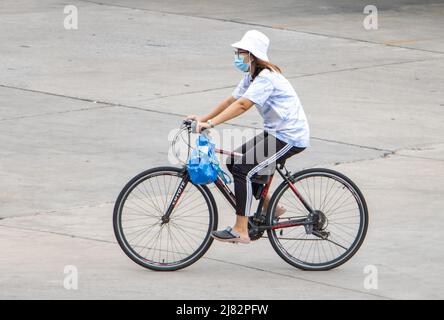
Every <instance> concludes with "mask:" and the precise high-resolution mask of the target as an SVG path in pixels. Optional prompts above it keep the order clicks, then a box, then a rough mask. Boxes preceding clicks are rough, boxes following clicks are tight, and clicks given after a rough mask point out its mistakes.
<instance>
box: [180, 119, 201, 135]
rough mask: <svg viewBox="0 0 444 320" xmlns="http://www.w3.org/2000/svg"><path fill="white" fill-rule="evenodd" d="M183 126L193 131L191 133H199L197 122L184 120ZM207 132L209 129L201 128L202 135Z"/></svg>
mask: <svg viewBox="0 0 444 320" xmlns="http://www.w3.org/2000/svg"><path fill="white" fill-rule="evenodd" d="M183 124H184V125H186V127H187V128H188V129H189V130H191V132H193V133H198V132H197V121H196V120H184V121H183ZM205 130H207V128H201V131H200V133H202V132H204V131H205Z"/></svg>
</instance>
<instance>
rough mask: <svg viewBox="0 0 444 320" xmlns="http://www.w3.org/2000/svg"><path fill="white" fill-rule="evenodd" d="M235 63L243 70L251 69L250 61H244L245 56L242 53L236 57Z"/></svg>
mask: <svg viewBox="0 0 444 320" xmlns="http://www.w3.org/2000/svg"><path fill="white" fill-rule="evenodd" d="M234 65H235V66H236V68H238V69H239V70H241V71H243V72H247V71H248V69H250V65H249V64H248V63H244V57H243V56H241V55H239V57H238V56H235V57H234Z"/></svg>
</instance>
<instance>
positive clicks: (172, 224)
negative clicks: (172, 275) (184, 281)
mask: <svg viewBox="0 0 444 320" xmlns="http://www.w3.org/2000/svg"><path fill="white" fill-rule="evenodd" d="M184 184H185V186H184ZM179 186H181V188H183V189H181V190H182V191H181V192H180V195H179V196H178V193H177V190H178V188H179ZM173 198H174V199H175V201H176V200H177V199H179V200H178V202H177V203H176V205H175V206H174V209H173V211H172V212H171V215H170V216H169V217H168V219H165V213H166V212H167V209H168V207H169V206H170V204H171V202H172V201H173ZM217 217H218V216H217V207H216V204H215V201H214V198H213V196H212V194H211V192H210V191H209V189H208V188H207V187H206V186H203V185H194V184H192V183H191V182H190V181H189V180H188V173H187V171H186V170H184V169H182V168H175V167H159V168H153V169H150V170H147V171H145V172H142V173H141V174H139V175H137V176H136V177H134V178H133V179H132V180H131V181H130V182H128V184H127V185H126V186H125V187H124V188H123V190H122V191H121V193H120V195H119V197H118V199H117V201H116V203H115V206H114V216H113V225H114V233H115V236H116V239H117V241H118V243H119V245H120V247H121V248H122V250H123V251H124V252H125V254H126V255H127V256H128V257H129V258H130V259H132V260H133V261H134V262H136V263H137V264H139V265H141V266H143V267H145V268H148V269H151V270H156V271H173V270H178V269H182V268H185V267H188V266H189V265H191V264H193V263H194V262H196V261H197V260H198V259H199V258H200V257H202V256H203V255H204V254H205V252H206V251H207V250H208V248H209V247H210V246H211V243H212V242H213V238H212V237H211V231H213V230H216V229H217Z"/></svg>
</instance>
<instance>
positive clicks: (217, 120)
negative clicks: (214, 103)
mask: <svg viewBox="0 0 444 320" xmlns="http://www.w3.org/2000/svg"><path fill="white" fill-rule="evenodd" d="M253 105H254V103H253V102H252V101H250V100H248V99H246V98H242V97H241V98H239V99H237V100H235V101H234V102H233V103H232V104H230V106H229V107H227V108H226V109H225V110H223V111H222V112H221V113H219V114H218V115H217V116H215V117H214V118H209V119H211V122H212V125H213V126H217V125H218V124H221V123H224V122H226V121H228V120H231V119H233V118H236V117H238V116H240V115H241V114H242V113H244V112H245V111H247V110H248V109H250V108H251V107H252V106H253ZM209 119H208V120H209ZM205 121H207V120H205ZM200 128H210V125H209V124H208V123H206V122H200V123H199V129H198V131H199V132H200Z"/></svg>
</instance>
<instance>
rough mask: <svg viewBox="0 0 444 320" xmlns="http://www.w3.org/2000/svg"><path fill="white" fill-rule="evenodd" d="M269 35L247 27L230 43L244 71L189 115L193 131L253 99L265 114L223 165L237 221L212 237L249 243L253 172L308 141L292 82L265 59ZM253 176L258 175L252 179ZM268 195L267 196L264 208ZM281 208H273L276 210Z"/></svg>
mask: <svg viewBox="0 0 444 320" xmlns="http://www.w3.org/2000/svg"><path fill="white" fill-rule="evenodd" d="M269 42H270V41H269V39H268V38H267V36H265V35H264V34H263V33H261V32H259V31H256V30H250V31H248V32H246V33H245V35H244V36H243V37H242V39H241V40H240V41H239V42H236V43H234V44H232V46H233V47H234V48H236V50H235V59H234V64H235V66H236V67H237V68H238V69H239V70H241V71H243V72H245V75H244V77H243V78H242V80H241V81H240V83H239V85H238V86H237V87H236V89H235V90H234V91H233V93H232V96H230V97H228V98H226V99H225V100H224V101H222V102H221V103H220V104H219V106H218V107H216V108H215V109H214V110H213V111H211V112H210V113H209V114H207V115H205V116H196V115H190V116H188V117H187V119H192V120H197V121H198V124H197V131H198V132H201V130H202V128H213V127H215V126H217V125H219V124H221V123H224V122H226V121H228V120H231V119H233V118H235V117H238V116H240V115H241V114H242V113H244V112H245V111H247V110H248V109H250V108H251V107H252V106H253V105H256V108H257V110H258V111H259V113H260V115H261V116H262V118H263V120H264V131H263V132H262V133H260V134H258V135H256V136H255V137H254V138H253V139H251V140H250V141H248V142H246V143H245V144H243V145H242V146H241V147H240V148H238V149H237V150H236V151H237V152H239V153H242V157H238V158H229V159H228V161H227V167H228V169H229V170H230V172H231V173H232V174H233V178H234V192H235V196H236V223H235V225H234V226H233V227H232V228H231V227H227V228H226V229H224V230H219V231H214V232H213V233H212V236H213V238H215V239H216V240H220V241H225V242H241V243H249V242H250V238H249V235H248V219H249V217H251V216H253V215H254V212H251V211H250V210H251V203H252V197H253V194H256V192H257V189H258V188H259V187H260V186H261V183H258V182H255V180H256V179H257V176H258V175H260V174H264V172H267V173H269V172H270V168H274V166H275V164H276V163H284V162H285V160H286V159H288V158H289V157H291V156H293V155H295V154H297V153H300V152H302V151H303V150H304V149H305V148H307V147H308V146H310V142H309V140H310V131H309V126H308V122H307V119H306V116H305V113H304V109H303V107H302V105H301V103H300V101H299V98H298V95H297V94H296V92H295V90H294V89H293V87H292V85H291V84H290V82H289V81H288V80H287V79H286V78H285V77H284V76H283V75H282V74H281V69H280V68H279V67H278V66H276V65H274V64H273V63H271V62H269V59H268V56H267V50H268V46H269ZM256 181H257V180H256ZM268 201H269V197H267V198H266V199H265V203H264V210H266V209H267V206H268ZM284 212H285V208H284V207H278V208H277V209H276V216H279V215H282V214H283V213H284Z"/></svg>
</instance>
